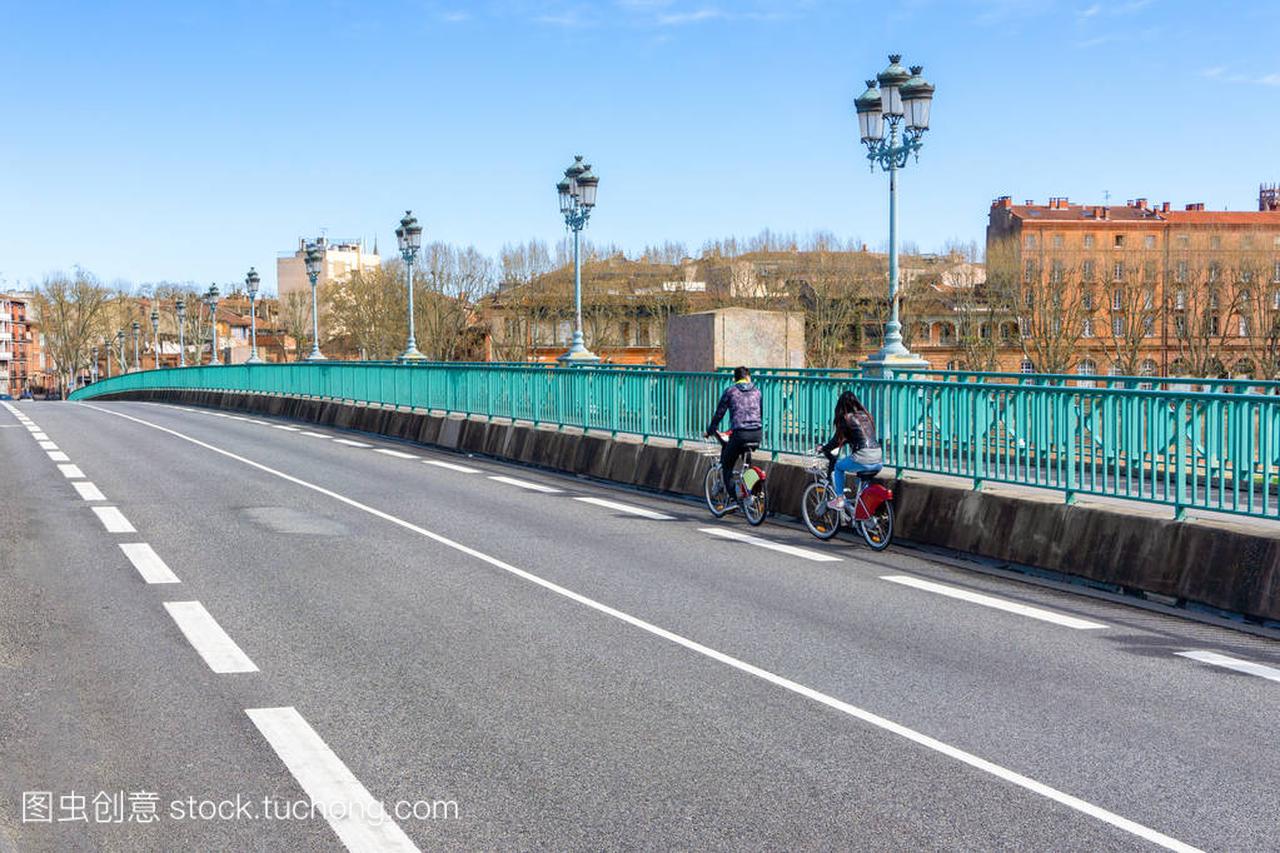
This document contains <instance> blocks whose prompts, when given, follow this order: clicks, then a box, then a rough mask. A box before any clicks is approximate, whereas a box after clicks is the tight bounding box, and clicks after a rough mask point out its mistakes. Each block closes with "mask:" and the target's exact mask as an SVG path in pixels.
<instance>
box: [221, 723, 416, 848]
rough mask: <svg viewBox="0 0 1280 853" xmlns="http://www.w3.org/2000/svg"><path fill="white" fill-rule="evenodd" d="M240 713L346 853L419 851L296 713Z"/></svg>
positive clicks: (379, 804) (378, 802) (380, 805)
mask: <svg viewBox="0 0 1280 853" xmlns="http://www.w3.org/2000/svg"><path fill="white" fill-rule="evenodd" d="M245 713H246V714H248V715H249V719H250V720H253V724H254V725H255V726H257V727H258V731H260V732H262V736H263V737H264V738H266V739H267V743H269V744H271V748H272V749H274V750H275V751H276V755H278V756H280V760H281V761H283V762H284V766H285V767H288V768H289V772H290V773H292V774H293V778H294V779H297V780H298V784H299V785H301V786H302V790H303V791H306V793H307V796H308V797H309V798H310V800H311V803H312V804H313V805H314V806H318V807H319V811H320V813H321V814H322V815H324V818H325V820H327V821H328V822H329V826H330V827H332V828H333V831H334V832H335V833H337V835H338V838H339V839H341V840H342V843H343V844H345V845H346V847H347V849H348V850H351V851H360V853H364V851H389V853H398V851H416V850H417V849H418V848H417V847H415V846H414V844H413V842H412V841H410V840H409V836H407V835H405V834H404V831H403V830H402V829H400V827H399V826H397V825H396V823H395V821H393V820H391V818H390V816H389V815H387V814H386V812H385V811H384V810H383V808H382V804H381V802H380V801H378V800H375V799H374V798H373V795H372V794H370V793H369V791H368V789H367V788H365V786H364V785H362V784H360V780H359V779H357V778H356V777H355V774H353V773H352V772H351V771H350V770H349V769H348V768H347V765H346V764H344V763H343V761H342V759H341V758H339V757H338V756H337V755H336V754H335V753H334V752H333V750H331V749H329V747H328V745H326V744H325V742H324V740H323V739H322V738H321V737H320V735H318V734H316V730H315V729H313V728H311V726H310V725H309V724H308V723H307V721H306V720H305V719H303V717H302V715H301V714H299V713H298V712H297V711H296V710H295V709H293V708H248V709H246V710H245Z"/></svg>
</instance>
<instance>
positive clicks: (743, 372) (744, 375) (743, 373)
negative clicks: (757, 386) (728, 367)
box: [733, 367, 751, 382]
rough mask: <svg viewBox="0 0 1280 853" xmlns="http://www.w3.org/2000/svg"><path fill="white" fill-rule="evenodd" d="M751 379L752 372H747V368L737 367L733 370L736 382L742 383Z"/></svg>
mask: <svg viewBox="0 0 1280 853" xmlns="http://www.w3.org/2000/svg"><path fill="white" fill-rule="evenodd" d="M750 378H751V371H750V370H747V369H746V368H745V367H735V368H734V369H733V381H734V382H741V381H742V380H743V379H750Z"/></svg>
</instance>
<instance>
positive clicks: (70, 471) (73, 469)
mask: <svg viewBox="0 0 1280 853" xmlns="http://www.w3.org/2000/svg"><path fill="white" fill-rule="evenodd" d="M58 470H59V471H61V472H62V476H64V477H66V478H67V479H68V480H79V479H81V478H82V477H84V472H83V471H81V470H80V466H79V465H59V466H58Z"/></svg>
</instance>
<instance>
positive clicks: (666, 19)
mask: <svg viewBox="0 0 1280 853" xmlns="http://www.w3.org/2000/svg"><path fill="white" fill-rule="evenodd" d="M724 17H726V13H725V12H723V11H721V10H720V9H714V8H705V9H695V10H693V11H690V12H667V13H664V14H661V15H658V16H657V18H656V19H655V23H657V24H658V26H660V27H679V26H683V25H685V24H697V23H700V22H702V21H713V20H715V19H717V18H724Z"/></svg>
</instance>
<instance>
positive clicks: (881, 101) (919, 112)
mask: <svg viewBox="0 0 1280 853" xmlns="http://www.w3.org/2000/svg"><path fill="white" fill-rule="evenodd" d="M901 60H902V57H901V56H900V55H898V54H896V53H895V54H891V55H890V56H889V67H888V68H886V69H885V70H884V71H881V72H880V74H879V75H877V78H876V79H875V80H868V81H867V90H866V91H865V92H863V93H862V94H861V95H860V96H859V97H858V99H857V100H856V101H854V107H855V108H856V110H857V112H858V133H859V135H860V136H861V138H862V143H863V144H864V145H866V146H867V159H868V160H869V161H871V171H873V172H874V171H875V169H876V166H877V165H878V166H879V167H880V168H881V169H882V170H883V171H886V172H888V173H889V322H888V324H887V325H886V326H885V335H884V344H883V345H882V346H881V347H880V350H879V352H876V353H875V354H874V355H872V356H871V357H870V358H869V359H867V361H866V362H864V363H863V366H864V367H866V368H868V369H869V370H870V371H871V372H872V375H880V376H889V375H892V372H893V370H894V368H898V369H902V368H919V367H928V366H929V363H928V362H927V361H925V360H924V359H922V358H920V357H919V356H917V355H915V354H913V353H912V352H911V351H910V350H908V349H907V348H906V347H905V346H904V345H903V343H902V323H901V322H900V321H899V319H898V302H899V298H898V290H899V272H898V170H899V169H902V168H904V167H905V166H906V165H907V161H908V160H909V159H910V158H911V157H915V158H916V159H917V160H918V159H919V158H920V148H921V147H922V146H923V145H924V133H925V131H927V130H928V129H929V108H930V106H931V104H932V103H933V92H934V87H933V86H932V84H930V83H929V82H928V81H926V80H925V79H924V77H922V76H921V73H922V72H923V71H924V68H923V67H921V66H919V65H916V66H913V67H912V68H911V70H910V71H908V70H907V69H905V68H903V67H902V65H900V64H899V63H900V61H901ZM877 85H878V86H879V89H878V90H877ZM886 122H888V124H889V138H888V139H885V136H884V125H885V123H886Z"/></svg>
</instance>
